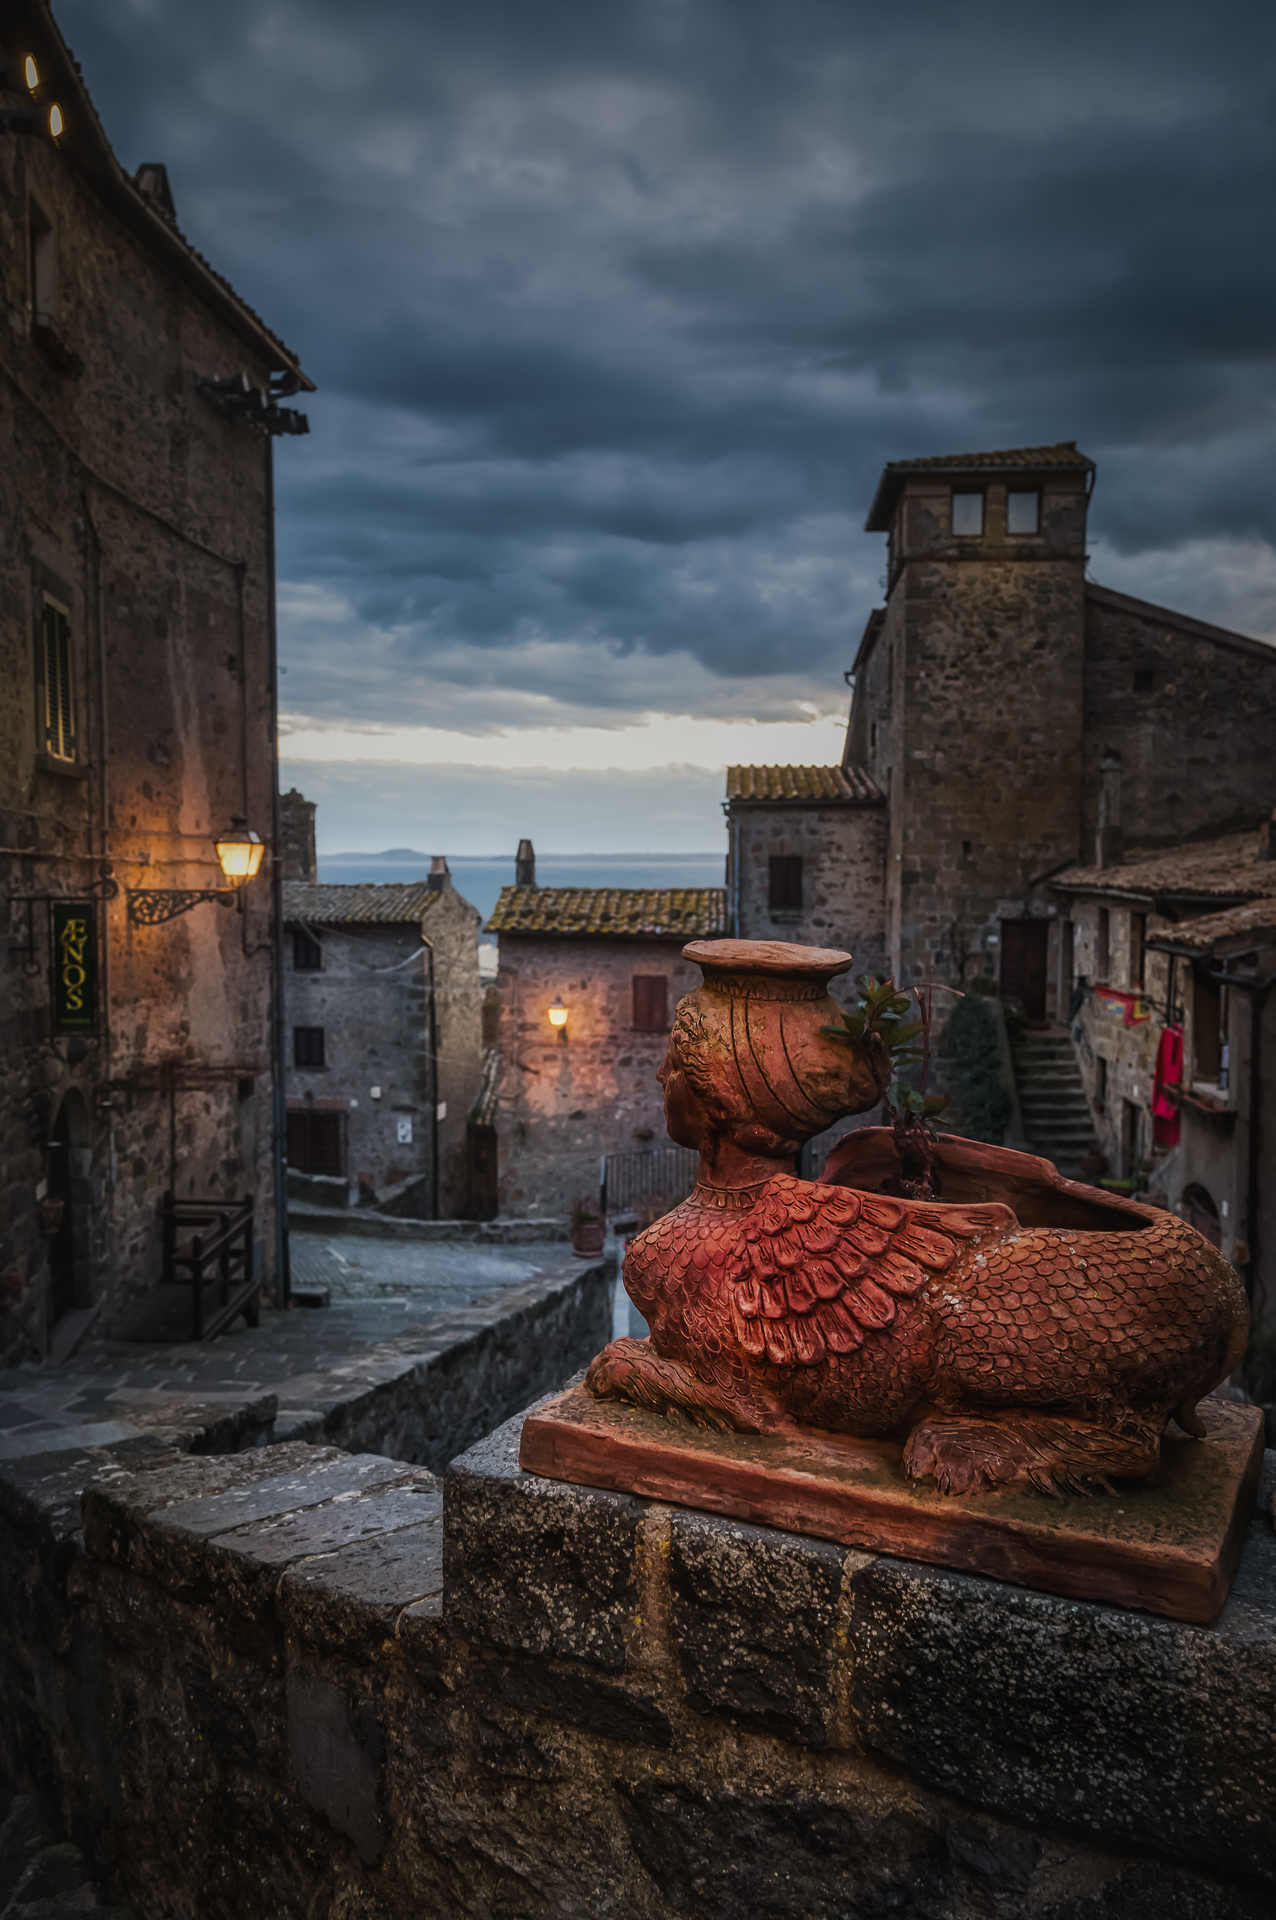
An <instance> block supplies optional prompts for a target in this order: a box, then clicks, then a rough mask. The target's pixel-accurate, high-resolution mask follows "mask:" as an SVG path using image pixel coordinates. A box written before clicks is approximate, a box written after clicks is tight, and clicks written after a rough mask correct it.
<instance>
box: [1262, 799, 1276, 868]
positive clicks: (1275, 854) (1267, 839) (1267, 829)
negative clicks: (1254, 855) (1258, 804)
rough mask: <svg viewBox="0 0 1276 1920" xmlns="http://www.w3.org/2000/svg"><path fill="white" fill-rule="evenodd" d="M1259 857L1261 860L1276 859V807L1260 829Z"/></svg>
mask: <svg viewBox="0 0 1276 1920" xmlns="http://www.w3.org/2000/svg"><path fill="white" fill-rule="evenodd" d="M1258 857H1259V859H1260V860H1276V807H1273V808H1272V810H1271V812H1270V814H1269V815H1268V816H1267V818H1266V820H1264V822H1263V824H1262V826H1261V827H1260V828H1259V829H1258Z"/></svg>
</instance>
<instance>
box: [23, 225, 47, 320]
mask: <svg viewBox="0 0 1276 1920" xmlns="http://www.w3.org/2000/svg"><path fill="white" fill-rule="evenodd" d="M27 237H28V244H29V247H30V255H31V263H30V273H31V318H32V320H33V321H34V323H35V325H36V326H37V327H48V326H51V325H52V324H53V228H52V226H51V225H50V224H49V222H48V221H47V220H46V219H45V217H44V215H43V214H42V213H41V211H40V209H39V207H37V205H36V204H35V201H34V200H32V201H31V202H30V205H29V208H28V225H27Z"/></svg>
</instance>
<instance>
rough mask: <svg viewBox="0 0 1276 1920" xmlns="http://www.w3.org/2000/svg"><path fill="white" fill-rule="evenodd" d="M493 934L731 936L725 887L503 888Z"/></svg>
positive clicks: (491, 926)
mask: <svg viewBox="0 0 1276 1920" xmlns="http://www.w3.org/2000/svg"><path fill="white" fill-rule="evenodd" d="M487 930H488V932H489V933H554V934H565V935H569V936H574V935H580V934H592V935H596V936H597V935H604V934H606V935H610V936H613V937H619V938H621V939H628V940H637V939H642V938H644V937H645V938H652V937H653V936H655V937H663V938H665V939H670V940H706V939H713V938H715V937H717V936H720V935H723V934H725V933H726V931H727V892H726V888H725V887H502V888H501V897H500V899H499V900H498V901H497V903H496V910H495V912H494V913H493V914H492V917H491V919H490V920H489V921H488V923H487Z"/></svg>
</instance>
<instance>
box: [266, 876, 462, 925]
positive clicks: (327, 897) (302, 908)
mask: <svg viewBox="0 0 1276 1920" xmlns="http://www.w3.org/2000/svg"><path fill="white" fill-rule="evenodd" d="M439 897H440V895H439V893H438V891H437V889H435V890H434V891H431V889H430V888H429V887H428V886H427V885H426V883H425V881H424V880H411V881H406V882H403V881H395V882H387V883H386V884H385V885H384V886H373V885H372V884H371V883H368V884H364V885H361V886H324V885H322V884H320V885H312V884H311V883H310V882H309V881H308V880H285V881H284V919H285V920H286V921H288V922H289V923H291V924H296V923H297V922H301V923H303V924H304V925H307V926H312V927H331V926H339V925H341V924H343V923H344V922H346V921H362V922H364V923H365V924H367V925H369V926H419V925H420V922H421V918H422V916H423V915H424V914H426V913H428V912H429V910H430V908H431V907H432V906H433V904H434V902H435V901H436V900H437V899H439Z"/></svg>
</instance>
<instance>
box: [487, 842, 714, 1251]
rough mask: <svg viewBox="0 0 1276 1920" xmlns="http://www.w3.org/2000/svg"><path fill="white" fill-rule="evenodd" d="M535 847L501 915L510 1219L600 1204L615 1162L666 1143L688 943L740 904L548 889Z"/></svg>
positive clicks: (696, 891) (502, 1095)
mask: <svg viewBox="0 0 1276 1920" xmlns="http://www.w3.org/2000/svg"><path fill="white" fill-rule="evenodd" d="M525 845H526V847H527V850H526V852H524V851H523V849H522V848H520V872H521V874H522V875H523V876H526V878H525V880H524V884H521V885H516V886H512V887H503V888H502V889H501V896H500V899H499V900H498V902H497V905H496V910H495V912H494V913H493V914H492V917H491V919H490V920H489V921H488V930H489V931H490V932H492V933H495V934H498V935H499V936H500V973H499V976H498V990H499V998H500V1024H499V1050H500V1080H499V1093H498V1098H497V1102H496V1110H495V1119H496V1128H497V1136H498V1167H499V1175H498V1199H499V1206H500V1211H501V1213H502V1214H536V1213H539V1214H547V1215H562V1214H565V1213H566V1212H567V1211H568V1210H569V1209H570V1208H571V1207H572V1205H573V1204H574V1203H575V1202H576V1201H578V1200H586V1201H590V1202H593V1201H594V1200H595V1199H596V1196H597V1194H598V1190H599V1177H600V1167H601V1163H602V1161H603V1159H604V1157H605V1156H607V1155H609V1154H619V1153H633V1152H638V1153H642V1152H654V1151H655V1150H656V1149H657V1148H662V1147H665V1146H667V1144H668V1142H667V1138H666V1134H665V1123H664V1100H663V1096H662V1094H661V1090H660V1087H659V1085H658V1083H657V1081H656V1072H657V1069H658V1068H659V1066H660V1063H661V1061H662V1060H663V1059H664V1056H665V1048H666V1045H667V1043H668V1039H669V1029H670V1027H671V1025H672V1023H673V1013H674V1008H675V1007H676V1005H677V1003H678V1001H679V1000H680V999H681V997H682V996H683V994H684V993H688V992H689V991H690V990H691V989H692V988H693V987H695V986H697V985H698V984H699V982H700V970H699V968H698V967H695V966H693V965H692V964H691V963H690V962H689V961H686V960H684V959H683V958H682V949H683V947H684V946H685V945H686V943H687V942H688V941H689V940H704V939H714V938H719V937H721V936H722V935H724V934H725V933H726V931H727V901H726V893H725V891H724V889H722V888H721V887H695V888H691V887H688V888H675V889H668V890H660V889H656V888H645V887H634V888H610V887H538V886H537V885H536V884H535V868H534V865H533V864H532V856H531V849H530V845H528V844H527V843H525ZM528 882H530V884H529V883H528ZM551 1009H552V1010H553V1013H554V1015H555V1016H556V1017H557V1016H560V1015H561V1016H563V1017H562V1019H561V1024H559V1023H557V1019H555V1020H551Z"/></svg>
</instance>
